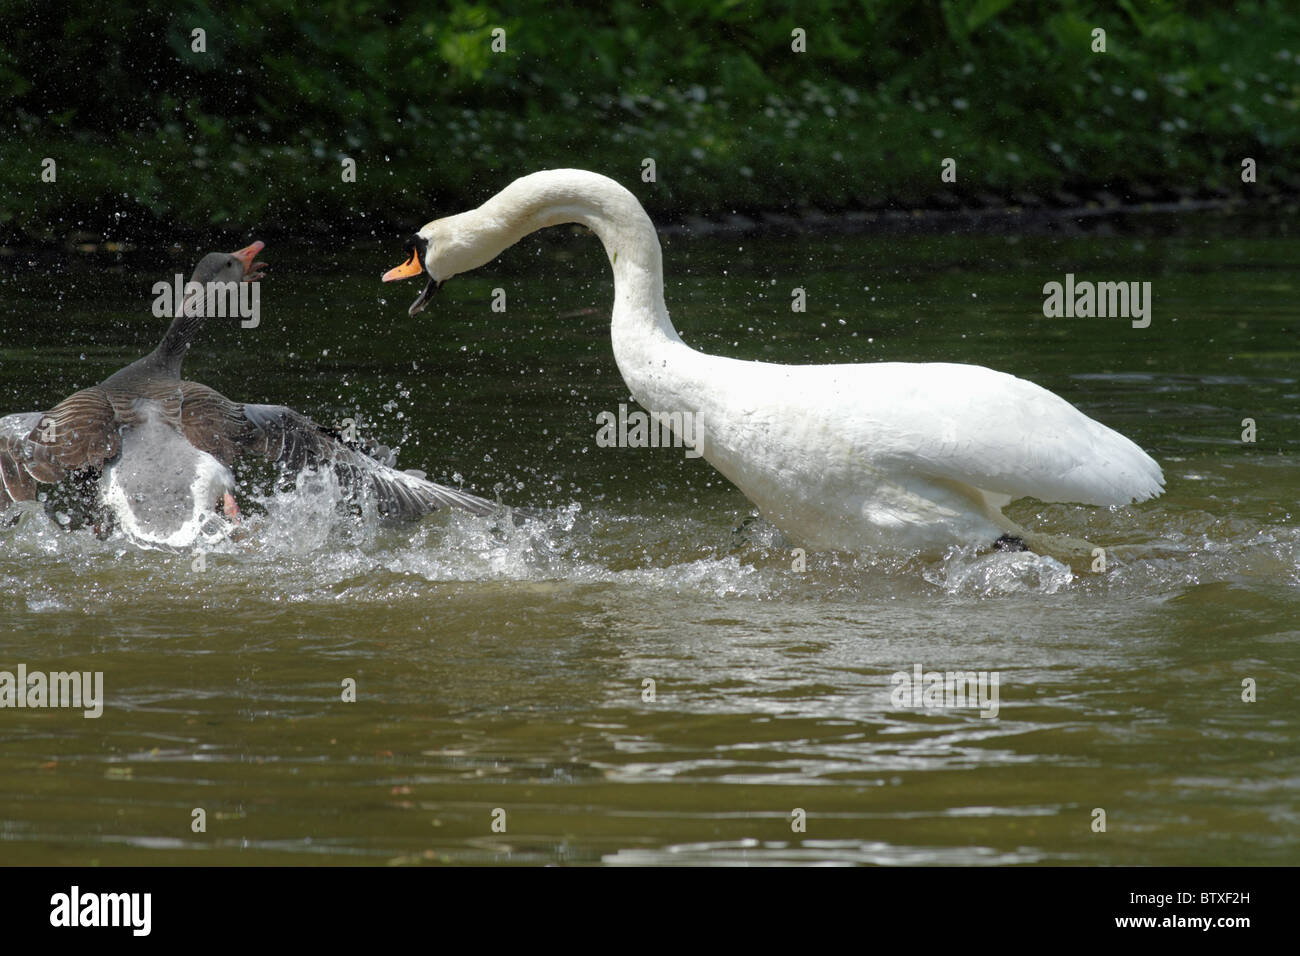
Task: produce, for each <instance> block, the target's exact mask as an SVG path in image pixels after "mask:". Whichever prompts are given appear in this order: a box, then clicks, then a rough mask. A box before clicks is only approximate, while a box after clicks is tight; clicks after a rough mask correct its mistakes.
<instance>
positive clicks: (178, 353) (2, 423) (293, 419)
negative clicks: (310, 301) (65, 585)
mask: <svg viewBox="0 0 1300 956" xmlns="http://www.w3.org/2000/svg"><path fill="white" fill-rule="evenodd" d="M262 248H263V243H261V242H255V243H253V244H252V245H251V246H249V247H247V248H246V249H241V250H239V251H238V252H234V253H230V254H228V255H227V254H224V253H210V254H209V255H206V256H204V257H203V259H202V260H201V261H200V262H199V264H198V266H197V268H195V270H194V274H193V276H192V277H191V280H190V281H191V282H197V283H200V285H202V284H205V283H208V282H234V281H245V282H247V281H256V280H257V279H260V278H261V276H262V272H261V269H262V268H263V264H262V263H260V262H255V261H254V260H255V259H256V257H257V254H258V253H259V252H260V251H261V250H262ZM197 298H198V296H196V295H191V296H190V297H189V298H188V299H187V300H186V302H185V307H184V308H182V309H181V311H180V314H179V315H177V316H176V318H175V319H173V321H172V323H171V327H170V328H168V330H167V334H166V335H165V336H164V337H163V339H162V341H161V342H160V343H159V345H158V347H157V348H156V349H154V351H152V352H151V353H149V354H148V355H147V356H145V357H144V358H142V359H140V360H139V361H137V362H134V363H132V364H131V365H128V366H127V367H126V368H124V369H122V370H121V371H119V372H117V373H116V374H114V375H112V376H110V377H109V378H107V379H105V380H104V381H103V382H102V383H100V384H99V385H96V386H93V387H91V388H87V389H83V390H82V391H80V392H77V393H75V394H73V395H71V396H69V397H68V398H66V399H64V400H63V401H62V402H60V403H59V404H58V405H56V406H55V407H54V408H52V409H51V410H50V411H48V412H44V413H42V412H28V413H24V414H18V415H9V416H7V417H4V418H0V511H2V510H3V509H4V508H6V507H7V506H8V505H9V503H10V502H12V501H31V500H34V499H35V498H36V496H37V493H38V490H39V488H38V486H39V485H40V484H42V483H54V482H59V481H62V480H63V479H64V478H65V477H68V476H70V475H71V476H74V477H77V478H84V477H89V478H91V479H92V480H93V482H94V484H95V485H97V492H98V498H99V504H100V505H102V506H103V507H104V508H106V509H107V510H108V512H109V513H110V514H111V515H112V516H113V517H115V518H116V519H117V522H118V523H119V524H120V525H121V527H122V529H123V531H124V532H126V534H127V535H128V537H130V538H131V539H132V540H133V541H135V542H136V543H137V544H140V545H142V546H146V547H164V548H182V547H187V546H189V545H192V544H195V543H197V542H199V541H212V540H216V539H217V538H220V537H221V536H222V534H223V533H224V530H225V527H224V526H223V523H222V521H221V519H220V517H219V516H218V514H217V512H218V511H220V512H221V513H222V514H224V516H225V518H227V519H229V520H231V521H234V520H237V519H238V516H239V507H238V505H237V504H236V503H235V499H234V492H235V479H234V476H233V474H232V473H231V471H230V465H231V464H232V463H233V462H234V460H235V459H236V458H238V457H239V456H240V455H241V454H244V453H246V452H252V453H255V454H258V455H262V456H264V457H266V458H268V459H270V460H271V461H275V462H278V463H280V464H281V465H282V466H284V467H285V468H286V469H288V470H291V471H300V470H302V469H304V468H308V467H312V466H317V465H322V464H326V463H328V464H331V465H333V466H334V470H335V472H336V473H337V474H338V475H339V478H340V483H341V485H342V486H343V488H344V490H345V491H347V492H348V493H349V494H357V493H359V492H361V491H362V489H363V488H365V489H368V490H370V491H371V492H372V493H373V494H374V496H375V499H376V501H377V504H378V510H379V512H380V514H383V515H387V516H393V517H414V516H418V515H421V514H426V513H428V512H430V511H433V510H435V509H437V508H440V507H442V506H444V505H451V506H454V507H458V508H463V509H466V510H468V511H471V512H474V513H475V514H488V513H492V512H496V511H498V510H499V509H498V507H497V505H495V504H493V503H492V502H490V501H485V500H484V499H482V498H476V497H474V496H473V495H467V494H464V493H462V492H459V491H456V490H454V489H452V488H444V487H442V486H441V485H436V484H433V483H432V482H429V481H424V480H423V479H422V478H420V477H417V476H416V475H414V474H409V473H406V472H401V471H397V470H396V469H393V468H390V467H387V466H386V465H384V464H382V463H381V462H379V461H376V460H375V459H373V458H371V457H370V456H368V455H366V454H363V453H362V452H361V451H358V450H356V449H354V448H352V447H349V446H348V445H345V444H343V443H342V442H340V441H338V440H336V439H335V438H334V437H333V436H332V435H330V434H329V433H328V432H326V431H324V430H322V429H321V428H320V427H319V426H318V425H316V424H315V423H314V422H312V421H311V420H310V419H308V418H306V417H304V416H302V415H300V414H298V413H297V412H295V411H294V410H293V409H291V408H285V407H283V406H278V405H243V404H240V403H237V402H232V401H230V400H229V399H227V398H225V397H224V396H223V395H220V394H218V393H217V392H215V391H213V390H212V389H210V388H208V387H207V386H205V385H199V384H197V383H195V382H186V381H182V380H181V377H180V373H181V364H182V362H183V361H184V358H185V352H186V349H188V348H189V345H190V342H191V340H192V339H193V338H194V335H195V333H196V332H197V331H198V330H199V328H200V327H201V326H202V324H203V321H204V317H203V314H202V313H203V311H204V310H203V309H202V308H201V307H200V306H199V305H198V303H197Z"/></svg>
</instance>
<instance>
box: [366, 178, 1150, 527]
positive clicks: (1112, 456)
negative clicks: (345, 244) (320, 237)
mask: <svg viewBox="0 0 1300 956" xmlns="http://www.w3.org/2000/svg"><path fill="white" fill-rule="evenodd" d="M569 222H578V223H582V224H583V225H585V226H587V227H588V228H590V229H591V231H592V232H594V233H595V234H596V235H597V236H598V237H599V238H600V241H601V242H602V243H603V244H604V246H605V252H606V254H607V255H608V257H609V261H610V264H611V266H612V267H613V270H614V312H613V317H612V321H611V328H610V332H611V335H612V337H613V343H614V358H615V360H616V361H617V363H618V368H619V371H620V372H621V373H622V375H623V379H624V381H626V383H627V386H628V389H629V390H630V391H631V394H632V396H633V397H634V398H635V399H636V400H637V401H638V402H639V403H640V404H641V405H642V406H643V407H645V408H646V409H648V410H649V411H651V412H652V413H656V412H657V413H660V414H663V415H671V414H673V413H690V414H691V415H693V416H695V423H696V426H697V428H698V429H699V430H700V431H702V433H703V435H704V440H703V444H702V448H701V450H702V453H703V456H704V458H705V459H707V460H708V461H709V462H710V463H711V464H712V465H713V466H714V467H715V468H717V469H718V471H720V472H722V474H724V475H725V476H726V477H727V478H728V479H730V480H731V481H732V482H733V483H734V484H735V485H736V486H737V487H738V488H739V489H740V490H741V491H743V492H744V493H745V495H746V497H748V498H749V500H750V501H752V502H753V503H754V504H755V505H757V506H758V508H759V510H760V512H761V513H762V514H763V516H764V517H766V518H767V519H768V520H770V521H771V522H772V523H773V524H775V525H776V526H777V527H778V528H780V529H781V531H783V532H784V533H785V535H786V536H787V537H788V538H790V539H792V540H793V541H794V542H795V543H798V544H801V545H803V546H805V547H807V548H814V549H830V550H847V551H876V550H908V551H928V552H933V551H936V550H940V549H943V548H945V547H948V546H951V545H953V544H974V545H979V546H989V545H993V544H994V543H995V542H999V543H1000V544H1005V543H1008V541H1010V542H1011V543H1013V544H1018V542H1016V541H1015V539H1017V538H1018V539H1023V538H1024V537H1025V534H1026V532H1025V531H1024V530H1023V529H1021V528H1019V527H1017V526H1016V525H1015V524H1014V523H1013V522H1011V521H1010V520H1009V519H1008V518H1006V517H1005V516H1004V515H1003V514H1002V508H1003V507H1004V506H1006V504H1007V503H1009V502H1010V501H1011V500H1012V499H1014V498H1020V497H1026V496H1028V497H1034V498H1037V499H1039V500H1041V501H1063V502H1080V503H1085V504H1092V505H1122V504H1127V503H1129V502H1132V501H1142V500H1145V499H1147V498H1151V497H1154V496H1156V495H1159V494H1160V493H1161V490H1162V487H1163V485H1164V476H1163V475H1162V474H1161V471H1160V467H1159V466H1158V465H1157V464H1156V463H1155V462H1154V461H1153V460H1152V459H1151V458H1150V457H1149V456H1148V455H1147V454H1146V453H1145V452H1143V451H1142V449H1140V448H1139V447H1138V446H1137V445H1135V444H1134V443H1133V442H1131V441H1129V440H1128V439H1127V438H1125V437H1124V436H1123V435H1120V434H1119V433H1118V432H1115V431H1112V430H1111V429H1109V428H1107V427H1106V426H1104V425H1101V424H1099V423H1097V422H1095V421H1093V420H1092V419H1091V418H1088V417H1087V416H1086V415H1084V414H1083V413H1082V412H1080V411H1079V410H1078V409H1076V408H1074V407H1073V406H1072V405H1070V404H1069V403H1068V402H1066V401H1065V400H1064V399H1061V398H1059V397H1057V396H1056V395H1054V394H1052V393H1051V392H1049V391H1047V390H1046V389H1044V388H1041V387H1039V386H1038V385H1035V384H1033V383H1032V382H1027V381H1024V380H1023V379H1019V378H1016V377H1014V376H1012V375H1008V374H1006V373H1003V372H995V371H993V370H991V369H987V368H982V367H980V366H977V365H955V364H949V363H905V362H880V363H872V364H862V365H777V364H773V363H770V362H748V361H741V360H738V359H731V358H723V357H720V356H715V355H705V354H703V353H701V352H698V351H696V350H695V349H693V348H691V347H690V346H688V345H686V344H685V343H684V342H683V341H682V340H681V338H680V337H679V336H678V334H677V331H676V330H675V329H674V328H673V325H672V322H670V321H669V319H668V310H667V308H666V306H665V305H664V295H663V266H662V259H661V255H660V251H659V239H658V236H657V235H656V234H655V229H654V225H653V224H652V223H651V222H650V218H649V216H647V215H646V212H645V210H644V209H643V208H642V207H641V204H640V203H639V202H638V201H637V199H636V197H635V196H633V195H632V193H630V192H628V190H626V189H624V188H623V187H622V186H620V185H619V184H618V183H616V182H614V181H613V180H612V179H609V178H607V177H605V176H601V175H598V174H596V173H591V172H587V171H585V170H579V169H555V170H547V171H544V172H538V173H533V174H532V175H529V176H524V177H522V178H521V179H517V180H515V181H514V182H513V183H511V184H510V185H509V186H507V187H506V188H505V189H503V190H501V192H499V193H498V194H497V195H495V196H493V197H492V198H491V199H489V200H488V201H487V202H485V203H484V204H483V205H482V206H480V207H478V208H477V209H472V210H470V211H469V212H463V213H460V214H459V215H455V216H448V217H446V218H444V219H435V220H434V221H433V222H430V223H429V224H428V225H426V226H424V227H423V228H422V229H420V231H419V232H418V233H416V234H415V236H414V237H413V238H412V240H411V243H410V246H409V248H410V251H411V258H410V259H409V260H408V261H407V262H406V263H405V264H403V265H401V266H398V267H397V268H395V269H391V270H389V272H388V273H386V274H385V275H384V280H385V281H392V280H394V279H401V278H407V277H409V276H414V275H418V274H419V273H420V272H421V271H423V272H426V273H427V274H428V277H429V279H428V283H427V285H426V286H425V288H424V290H423V291H422V292H421V293H420V295H419V297H418V298H417V299H416V301H415V302H414V303H413V304H412V305H411V308H410V313H411V315H415V314H416V313H417V312H419V311H420V310H421V309H423V308H424V306H425V304H426V303H427V302H428V300H429V297H430V295H431V294H432V293H433V291H434V290H435V289H436V288H437V287H438V286H439V285H440V284H441V283H443V282H445V281H446V280H447V279H449V278H451V277H452V276H454V275H456V274H457V273H460V272H468V271H469V270H471V269H476V268H478V267H479V266H481V265H484V264H485V263H487V262H490V261H491V260H492V259H494V258H496V257H497V255H499V254H500V253H501V252H502V251H503V250H504V249H507V248H508V247H510V246H511V245H513V244H514V243H516V242H518V241H519V240H520V239H522V238H523V237H524V236H526V235H528V234H529V233H531V232H535V231H536V230H538V229H543V228H545V227H547V226H554V225H559V224H561V223H569Z"/></svg>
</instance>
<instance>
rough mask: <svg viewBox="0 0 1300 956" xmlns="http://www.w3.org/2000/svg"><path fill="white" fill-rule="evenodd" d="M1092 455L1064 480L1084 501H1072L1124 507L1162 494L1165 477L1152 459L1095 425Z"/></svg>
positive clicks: (1114, 434) (1129, 443)
mask: <svg viewBox="0 0 1300 956" xmlns="http://www.w3.org/2000/svg"><path fill="white" fill-rule="evenodd" d="M1090 424H1092V425H1093V426H1095V431H1094V436H1093V439H1094V445H1093V449H1092V454H1091V455H1090V456H1089V458H1088V460H1087V461H1086V462H1085V463H1082V464H1080V465H1079V466H1078V467H1077V468H1076V469H1075V470H1074V473H1072V474H1068V475H1067V476H1066V479H1067V481H1068V482H1069V483H1070V484H1074V485H1077V486H1078V487H1079V488H1080V489H1081V491H1083V492H1084V493H1086V495H1087V497H1081V498H1078V499H1075V500H1077V501H1080V502H1082V503H1083V504H1090V505H1127V504H1132V503H1134V502H1137V501H1147V500H1148V499H1151V498H1158V497H1159V496H1160V495H1162V494H1164V490H1165V476H1164V472H1162V471H1161V470H1160V466H1159V465H1158V464H1156V461H1155V459H1153V458H1152V457H1151V456H1150V455H1148V454H1147V453H1146V452H1144V451H1143V450H1142V449H1141V448H1139V447H1138V446H1137V445H1136V444H1134V443H1133V442H1132V441H1130V440H1129V439H1128V438H1125V437H1124V436H1123V435H1121V434H1120V433H1119V432H1117V431H1114V430H1113V429H1110V428H1107V427H1106V426H1105V425H1102V424H1100V423H1098V422H1090Z"/></svg>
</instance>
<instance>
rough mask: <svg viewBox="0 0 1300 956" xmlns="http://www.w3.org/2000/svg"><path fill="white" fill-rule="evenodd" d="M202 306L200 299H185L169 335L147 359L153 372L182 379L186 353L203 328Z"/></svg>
mask: <svg viewBox="0 0 1300 956" xmlns="http://www.w3.org/2000/svg"><path fill="white" fill-rule="evenodd" d="M191 281H192V280H191ZM202 306H203V303H202V301H199V300H198V297H195V296H187V297H186V298H185V301H184V304H183V305H182V306H181V311H180V314H179V315H177V316H176V318H174V319H172V324H171V325H170V326H168V327H167V334H166V335H164V336H163V337H162V341H161V342H159V343H158V347H157V348H156V349H154V350H153V351H152V352H150V353H149V355H147V356H146V357H145V361H146V362H147V363H148V364H149V367H150V369H151V370H153V371H155V372H157V373H158V374H162V375H167V376H170V377H172V378H180V375H181V364H182V363H183V362H184V361H185V353H186V351H187V350H188V349H189V347H190V343H191V342H193V341H194V336H195V335H197V334H198V332H199V329H201V328H202V327H203V319H204V313H203V308H202Z"/></svg>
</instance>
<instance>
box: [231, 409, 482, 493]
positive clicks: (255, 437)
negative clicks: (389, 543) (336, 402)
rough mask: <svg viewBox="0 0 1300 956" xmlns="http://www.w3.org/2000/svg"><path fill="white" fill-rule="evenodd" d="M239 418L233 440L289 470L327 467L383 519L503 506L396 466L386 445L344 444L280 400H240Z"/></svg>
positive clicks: (343, 486)
mask: <svg viewBox="0 0 1300 956" xmlns="http://www.w3.org/2000/svg"><path fill="white" fill-rule="evenodd" d="M239 419H240V420H241V424H242V427H241V428H240V429H238V430H237V435H236V441H237V442H238V443H239V444H240V445H242V446H243V447H244V448H246V449H247V450H249V451H252V452H254V453H256V454H261V455H264V456H265V457H267V458H269V459H270V460H271V461H274V462H276V463H277V464H279V465H280V466H281V467H282V468H284V469H285V470H286V471H287V472H289V473H297V472H300V471H303V470H304V469H308V468H318V467H324V466H326V465H328V466H331V467H332V468H333V470H334V473H335V475H337V476H338V479H339V484H340V485H341V486H342V488H343V490H344V492H345V493H346V494H347V495H348V496H349V497H353V498H355V497H359V496H365V495H369V496H373V499H374V501H375V505H376V507H377V509H378V511H379V514H380V515H382V516H383V517H385V518H397V519H412V518H418V517H420V516H421V515H426V514H429V513H430V512H433V511H438V510H439V509H442V508H457V509H459V510H461V511H468V512H469V513H470V514H475V515H496V514H501V513H503V512H505V511H506V508H505V507H504V506H503V505H500V504H497V503H496V502H493V501H488V500H487V499H486V498H479V497H478V496H476V495H471V494H469V493H468V492H464V491H460V490H458V489H455V488H449V487H447V486H446V485H439V484H436V483H434V482H432V481H428V480H427V479H426V478H425V477H424V475H423V473H421V472H418V471H412V472H406V471H399V470H398V469H397V468H395V467H393V464H394V461H393V457H394V456H393V455H392V454H391V453H390V452H389V451H388V450H387V449H385V448H382V447H379V446H375V447H374V448H373V451H374V452H375V454H376V456H377V457H372V455H371V454H369V453H368V452H369V451H371V449H369V448H362V447H354V446H353V444H352V443H345V442H343V441H341V440H340V439H339V438H338V437H337V436H336V435H334V434H332V433H331V432H330V431H328V430H326V429H324V428H321V427H320V426H319V425H317V424H316V423H315V422H313V421H312V420H311V419H309V418H307V417H306V416H305V415H301V414H299V413H298V412H295V411H294V410H293V409H291V408H286V407H284V406H283V405H243V406H241V408H240V415H239ZM380 459H383V460H380Z"/></svg>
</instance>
